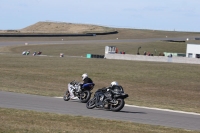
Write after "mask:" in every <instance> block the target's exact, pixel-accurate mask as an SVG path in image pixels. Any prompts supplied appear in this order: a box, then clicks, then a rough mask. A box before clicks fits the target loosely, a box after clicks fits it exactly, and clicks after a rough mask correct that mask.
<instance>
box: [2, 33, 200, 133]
mask: <svg viewBox="0 0 200 133" xmlns="http://www.w3.org/2000/svg"><path fill="white" fill-rule="evenodd" d="M149 32H150V31H149ZM151 34H152V32H150V33H148V35H147V36H148V37H150V38H152V37H160V36H163V35H165V33H162V34H160V33H157V32H156V35H155V36H152V35H151ZM176 34H177V35H176ZM176 34H174V36H178V33H176ZM194 34H196V33H194ZM141 35H144V36H146V34H143V32H141V33H140V32H139V33H138V34H137V35H136V36H138V37H139V38H140V37H141V38H142V37H143V36H141ZM185 35H187V34H186V33H183V34H182V36H185ZM110 37H112V38H115V37H117V35H112V36H110ZM110 37H107V36H106V37H102V36H101V37H97V38H96V39H112V38H110ZM128 37H130V36H128ZM122 38H124V39H126V38H127V36H126V34H124V36H122ZM143 38H144V37H143ZM60 39H61V38H53V39H52V38H46V39H44V38H24V39H23V40H22V39H20V38H0V41H15V40H17V41H19V40H21V41H22V45H20V46H11V47H0V75H1V76H0V90H2V91H11V92H19V93H28V94H36V95H44V96H63V93H64V92H65V91H66V89H67V84H68V83H69V82H70V81H72V80H74V79H76V80H78V81H81V75H82V74H83V73H85V72H86V73H88V74H89V76H90V77H91V78H92V79H93V81H94V82H95V84H96V85H95V88H94V90H93V92H94V91H95V90H97V89H99V88H101V87H104V86H109V85H110V83H111V82H112V81H113V80H116V81H118V82H119V83H120V84H121V85H122V86H123V87H124V90H125V92H126V93H128V94H129V97H128V98H127V99H126V100H125V101H126V103H127V104H134V105H139V106H148V107H158V108H167V109H172V110H182V111H191V112H197V113H200V99H199V97H200V88H199V86H200V82H199V79H200V66H199V65H194V64H176V63H173V64H172V63H161V62H160V63H159V62H140V61H123V60H107V59H87V58H85V56H86V54H87V53H91V54H104V49H105V46H106V45H115V46H117V47H118V48H119V50H124V51H126V53H127V54H136V52H137V48H138V47H139V46H141V47H142V49H141V52H143V51H148V52H151V53H154V49H156V50H157V52H178V53H185V51H186V44H185V43H167V42H160V41H158V42H151V43H117V44H112V43H110V44H98V43H96V44H84V45H83V44H76V45H72V44H71V45H70V44H68V45H27V46H25V45H24V42H25V41H27V40H32V41H33V40H35V41H37V40H44V41H45V40H52V41H56V40H60ZM65 39H68V40H76V39H79V40H85V39H86V40H87V39H88V38H65ZM92 39H94V38H92ZM24 50H30V51H31V54H32V53H33V52H34V51H39V50H40V51H42V52H43V55H47V56H35V57H34V56H32V55H29V56H23V55H21V53H22V51H24ZM60 53H64V54H65V56H64V58H60V57H59V54H60ZM22 116H23V117H24V119H23V121H21V117H22ZM0 118H1V119H3V121H0V125H2V126H0V132H80V131H82V132H94V131H95V132H102V131H104V132H111V131H115V132H116V131H118V132H127V133H128V132H140V133H151V132H152V133H154V132H170V133H172V132H174V133H179V132H181V133H182V132H192V131H185V130H178V129H172V128H164V127H160V126H149V125H142V124H135V123H128V122H118V121H109V120H101V119H93V118H87V117H79V116H77V117H73V116H67V115H56V114H48V113H38V112H32V111H19V110H12V109H0ZM35 118H37V119H36V121H35ZM67 119H70V120H73V122H72V123H71V125H69V124H70V123H68V121H67ZM5 121H6V122H5ZM86 121H87V123H86ZM94 121H96V122H95V123H94ZM83 122H84V123H86V125H87V126H86V127H88V128H85V127H81V126H78V127H79V128H76V127H74V125H79V124H81V123H83ZM99 123H102V125H101V126H105V129H104V130H102V129H99V128H98V126H99ZM105 123H106V124H105ZM113 123H115V125H117V126H114V127H112V126H110V125H111V124H113ZM91 125H92V126H91ZM89 127H91V128H89ZM108 127H112V128H111V129H110V130H109V128H108ZM116 128H117V130H116ZM122 129H123V130H122Z"/></svg>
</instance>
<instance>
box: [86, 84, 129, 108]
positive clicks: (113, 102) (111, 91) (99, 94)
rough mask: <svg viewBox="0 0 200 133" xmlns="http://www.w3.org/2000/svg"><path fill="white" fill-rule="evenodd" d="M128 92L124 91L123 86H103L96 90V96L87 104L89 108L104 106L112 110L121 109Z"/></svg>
mask: <svg viewBox="0 0 200 133" xmlns="http://www.w3.org/2000/svg"><path fill="white" fill-rule="evenodd" d="M127 97H128V94H125V93H124V90H123V88H122V86H119V85H117V86H113V87H109V88H102V89H99V90H97V91H96V92H95V94H94V97H93V98H92V99H91V100H89V101H88V102H87V104H86V107H87V108H88V109H93V108H95V107H96V108H103V109H106V110H111V111H120V110H121V109H122V108H123V107H124V105H125V101H124V99H125V98H127Z"/></svg>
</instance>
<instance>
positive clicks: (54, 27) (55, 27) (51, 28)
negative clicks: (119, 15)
mask: <svg viewBox="0 0 200 133" xmlns="http://www.w3.org/2000/svg"><path fill="white" fill-rule="evenodd" d="M114 30H115V29H113V28H109V27H103V26H97V25H90V24H75V23H65V22H38V23H36V24H33V25H30V26H28V27H26V28H23V29H21V30H20V32H30V33H32V32H34V33H35V32H36V33H37V32H39V33H41V32H42V33H72V34H82V33H91V32H98V33H102V32H111V31H114Z"/></svg>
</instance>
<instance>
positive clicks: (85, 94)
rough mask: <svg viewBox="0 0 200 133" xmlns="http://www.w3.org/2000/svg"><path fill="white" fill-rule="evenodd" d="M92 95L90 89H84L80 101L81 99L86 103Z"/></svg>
mask: <svg viewBox="0 0 200 133" xmlns="http://www.w3.org/2000/svg"><path fill="white" fill-rule="evenodd" d="M90 97H91V93H90V91H88V90H86V91H83V92H82V93H81V94H80V101H81V102H82V103H86V102H87V101H88V100H90Z"/></svg>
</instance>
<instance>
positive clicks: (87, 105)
mask: <svg viewBox="0 0 200 133" xmlns="http://www.w3.org/2000/svg"><path fill="white" fill-rule="evenodd" d="M95 102H96V97H94V98H92V99H91V100H89V101H88V102H87V103H86V107H87V108H88V109H93V108H94V107H96V104H95Z"/></svg>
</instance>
